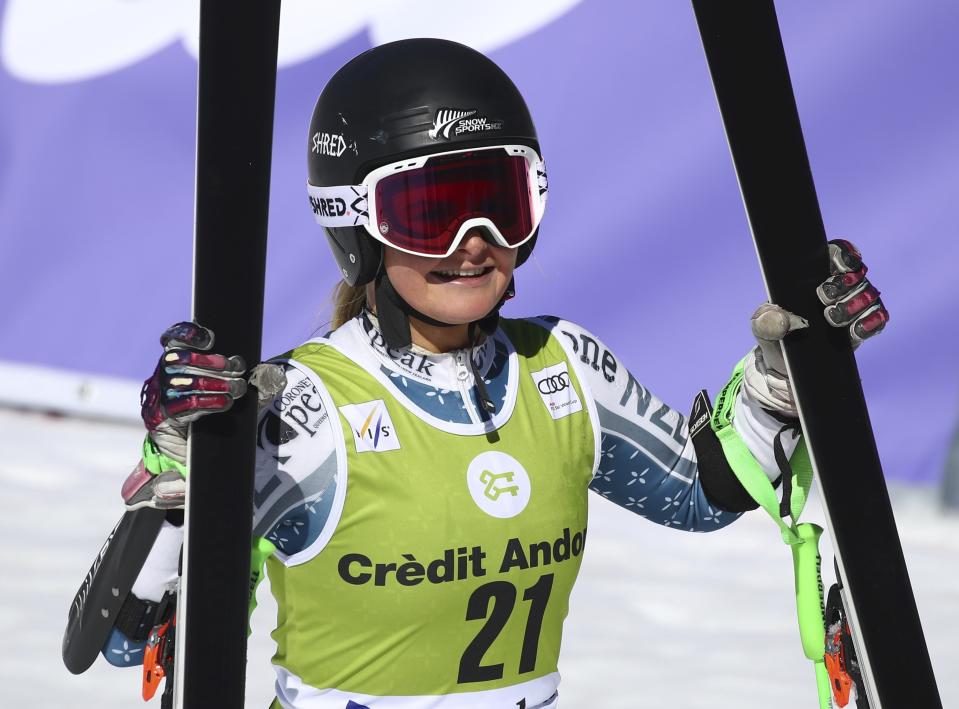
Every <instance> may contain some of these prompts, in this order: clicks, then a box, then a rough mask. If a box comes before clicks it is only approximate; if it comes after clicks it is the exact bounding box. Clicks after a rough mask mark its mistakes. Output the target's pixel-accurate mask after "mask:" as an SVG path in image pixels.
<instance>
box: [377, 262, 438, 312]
mask: <svg viewBox="0 0 959 709" xmlns="http://www.w3.org/2000/svg"><path fill="white" fill-rule="evenodd" d="M383 265H384V266H385V267H386V273H387V275H388V276H389V277H390V283H392V284H393V287H394V288H395V289H396V290H397V291H398V292H399V293H400V295H402V296H403V297H404V298H405V299H407V300H409V299H410V298H416V297H417V295H419V294H421V293H423V292H424V291H425V290H426V286H427V283H426V274H427V273H429V272H430V270H432V269H433V267H434V266H435V261H433V260H432V259H424V258H420V257H417V256H413V255H411V254H404V253H403V252H401V251H394V250H392V249H387V251H386V254H385V255H384V259H383ZM411 305H412V303H411Z"/></svg>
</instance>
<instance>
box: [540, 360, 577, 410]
mask: <svg viewBox="0 0 959 709" xmlns="http://www.w3.org/2000/svg"><path fill="white" fill-rule="evenodd" d="M530 375H531V376H532V377H533V382H534V383H535V384H536V391H538V392H539V396H540V398H541V399H542V400H543V403H544V404H545V405H546V410H547V411H549V415H550V416H552V417H553V418H554V419H560V418H563V417H564V416H569V415H570V414H573V413H576V412H577V411H582V410H583V402H581V401H580V400H579V395H577V393H576V388H575V387H574V386H573V382H572V380H571V379H570V375H569V369H568V368H567V366H566V362H560V363H558V364H553V365H550V366H549V367H545V368H544V369H541V370H539V371H538V372H530Z"/></svg>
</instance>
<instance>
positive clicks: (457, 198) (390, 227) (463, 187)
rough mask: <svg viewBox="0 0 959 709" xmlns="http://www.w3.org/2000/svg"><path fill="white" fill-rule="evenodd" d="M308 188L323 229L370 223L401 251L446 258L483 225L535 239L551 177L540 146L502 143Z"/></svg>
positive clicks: (518, 240)
mask: <svg viewBox="0 0 959 709" xmlns="http://www.w3.org/2000/svg"><path fill="white" fill-rule="evenodd" d="M307 191H308V192H309V195H310V204H311V205H312V207H313V214H314V215H315V217H316V221H317V223H318V224H320V225H321V226H324V227H351V226H363V227H364V228H365V229H366V231H367V232H369V234H370V236H372V237H373V238H374V239H376V240H377V241H380V242H382V243H384V244H386V245H388V246H392V247H393V248H395V249H399V250H400V251H405V252H406V253H409V254H416V255H418V256H431V257H435V258H443V257H445V256H449V255H450V254H452V253H453V252H454V251H455V250H456V249H457V247H458V246H459V244H460V242H461V241H462V239H463V236H464V234H466V233H467V232H468V231H469V230H470V229H472V228H473V227H476V226H483V227H486V228H487V229H488V230H489V232H490V234H491V235H492V237H493V239H494V241H495V242H496V243H497V244H498V245H500V246H505V247H507V248H514V249H515V248H516V247H518V246H521V245H522V244H524V243H526V242H527V241H529V239H530V238H531V237H532V236H533V234H534V233H535V232H536V228H537V227H538V226H539V223H540V220H541V219H542V218H543V211H544V209H545V207H546V194H547V181H546V168H545V166H544V165H543V161H542V159H540V157H539V156H538V155H537V154H536V151H534V150H533V149H532V148H528V147H526V146H524V145H502V146H496V147H494V148H479V149H477V148H472V149H469V150H456V151H451V152H447V153H437V154H434V155H424V156H422V157H418V158H411V159H408V160H401V161H398V162H394V163H390V164H389V165H384V166H382V167H378V168H376V169H375V170H373V171H372V172H370V173H369V174H368V175H367V176H366V178H365V179H364V180H363V184H361V185H340V186H334V187H316V186H315V185H311V184H307Z"/></svg>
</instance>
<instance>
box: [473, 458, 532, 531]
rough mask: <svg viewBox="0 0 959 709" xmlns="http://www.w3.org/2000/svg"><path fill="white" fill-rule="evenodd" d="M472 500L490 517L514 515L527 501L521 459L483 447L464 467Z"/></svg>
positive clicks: (526, 476) (527, 484) (525, 479)
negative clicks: (482, 450)
mask: <svg viewBox="0 0 959 709" xmlns="http://www.w3.org/2000/svg"><path fill="white" fill-rule="evenodd" d="M466 485H467V487H468V488H469V491H470V496H471V497H472V498H473V502H475V503H476V506H477V507H479V508H480V509H481V510H483V512H485V513H486V514H488V515H490V516H491V517H498V518H500V519H507V518H509V517H515V516H516V515H518V514H519V513H520V512H522V511H523V510H525V509H526V505H527V504H529V496H530V481H529V475H528V474H527V473H526V470H525V468H523V466H522V465H520V462H519V461H518V460H516V458H513V457H512V456H509V455H506V453H502V452H500V451H485V452H483V453H480V454H479V455H478V456H476V457H475V458H473V460H472V461H471V462H470V464H469V467H468V468H467V469H466Z"/></svg>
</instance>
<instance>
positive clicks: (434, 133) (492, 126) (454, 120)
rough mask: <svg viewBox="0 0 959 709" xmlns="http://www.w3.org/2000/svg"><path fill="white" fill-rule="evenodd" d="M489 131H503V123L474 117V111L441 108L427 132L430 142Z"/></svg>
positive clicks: (482, 117)
mask: <svg viewBox="0 0 959 709" xmlns="http://www.w3.org/2000/svg"><path fill="white" fill-rule="evenodd" d="M490 130H503V121H500V120H490V119H489V118H488V117H486V116H476V109H475V108H471V109H468V110H464V109H460V108H441V109H439V110H438V111H437V112H436V116H435V117H434V118H433V127H432V128H430V129H429V131H427V133H426V134H427V135H428V136H429V137H430V139H431V140H439V139H440V137H441V136H442V137H443V139H444V140H449V139H450V134H452V135H454V136H457V135H463V134H464V133H482V132H484V131H490Z"/></svg>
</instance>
